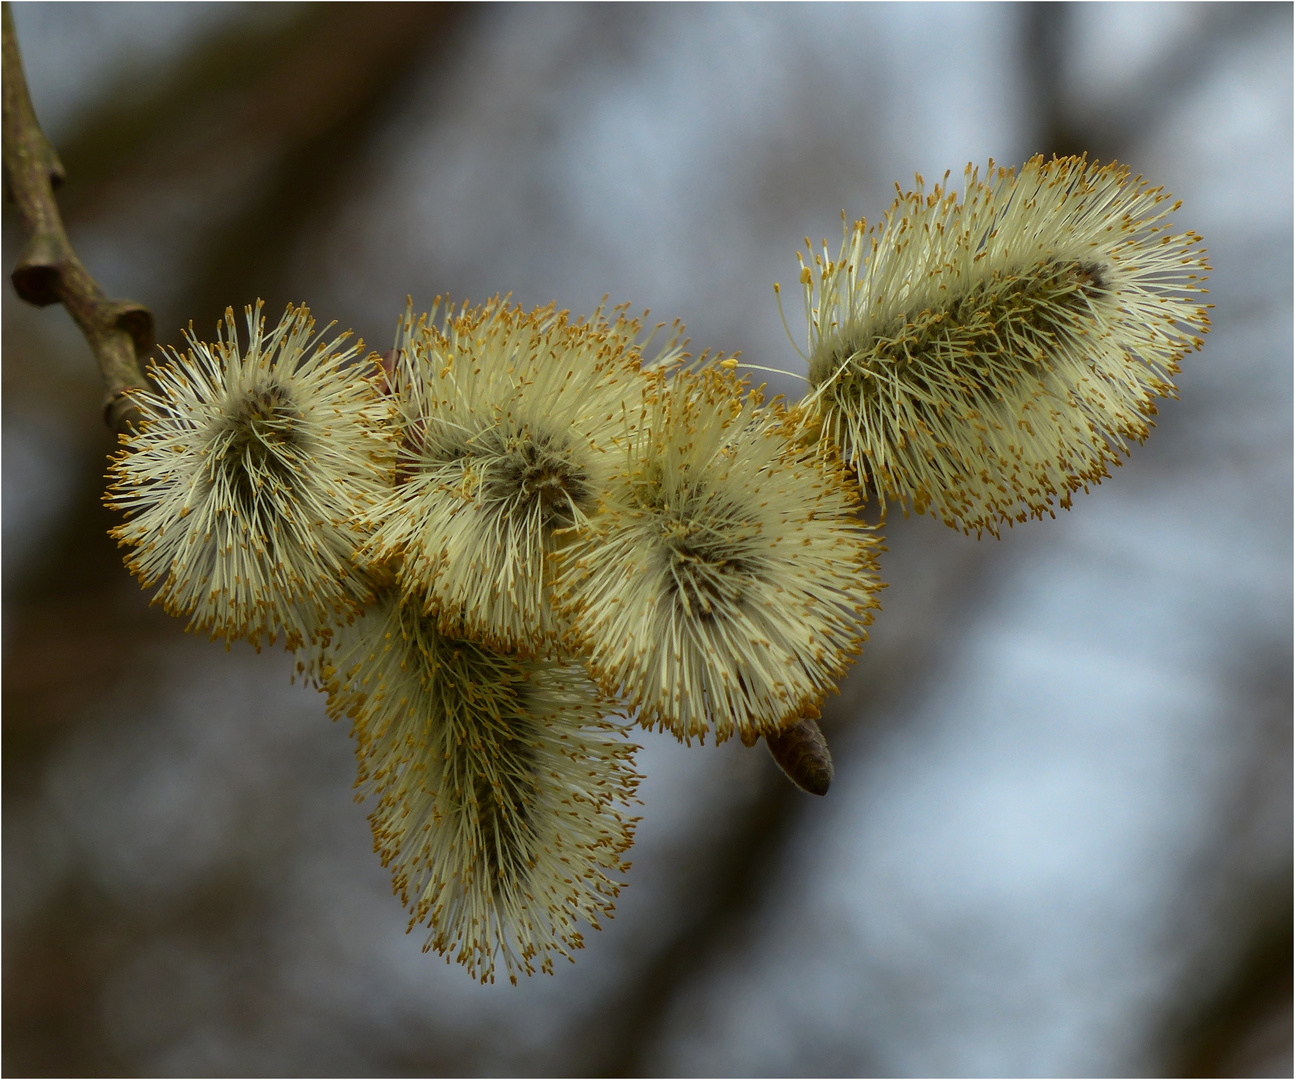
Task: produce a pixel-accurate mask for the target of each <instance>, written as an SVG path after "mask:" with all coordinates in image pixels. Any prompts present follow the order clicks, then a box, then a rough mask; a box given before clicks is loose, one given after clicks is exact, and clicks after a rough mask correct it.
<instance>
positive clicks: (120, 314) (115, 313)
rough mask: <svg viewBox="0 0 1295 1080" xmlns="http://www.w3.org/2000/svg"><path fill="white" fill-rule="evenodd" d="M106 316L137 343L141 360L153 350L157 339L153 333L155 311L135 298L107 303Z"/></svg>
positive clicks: (137, 351) (137, 354) (136, 352)
mask: <svg viewBox="0 0 1295 1080" xmlns="http://www.w3.org/2000/svg"><path fill="white" fill-rule="evenodd" d="M104 314H105V316H106V317H107V318H108V319H110V320H111V321H112V325H113V326H115V327H116V328H117V329H118V330H124V331H126V333H128V334H129V335H130V339H131V341H133V342H134V343H135V355H136V356H138V357H139V358H140V359H141V360H142V359H144V357H146V356H147V355H148V354H149V353H150V352H152V350H153V346H154V345H155V344H156V343H157V339H156V338H155V337H154V333H153V313H152V312H151V311H149V310H148V308H146V307H145V306H144V305H143V304H137V303H135V301H133V300H114V301H112V302H111V303H110V304H108V305H107V310H106V311H105V312H104Z"/></svg>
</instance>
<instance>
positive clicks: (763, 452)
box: [555, 366, 879, 742]
mask: <svg viewBox="0 0 1295 1080" xmlns="http://www.w3.org/2000/svg"><path fill="white" fill-rule="evenodd" d="M743 389H744V386H743V384H742V383H741V382H739V380H737V379H736V378H735V377H734V376H733V375H732V374H730V373H729V372H728V371H727V370H724V369H723V368H722V366H716V367H711V368H703V369H701V370H690V369H682V370H679V371H677V372H676V373H675V374H674V377H673V378H667V377H666V376H665V374H664V373H658V374H656V375H654V376H652V378H651V391H650V393H649V395H648V397H647V400H646V403H645V405H644V412H643V416H642V417H641V418H640V419H639V420H638V421H637V422H636V423H635V424H634V425H633V429H632V430H630V431H628V432H627V434H626V437H625V445H624V449H623V451H622V452H621V455H620V463H619V469H618V472H617V473H616V474H615V476H614V477H613V478H612V482H611V484H610V486H609V489H608V495H607V497H606V499H605V500H604V502H603V506H602V509H601V511H600V512H599V514H598V515H597V516H596V517H593V518H591V519H590V520H589V521H588V522H587V523H586V524H585V525H584V526H583V527H582V528H581V530H580V531H579V533H578V540H577V541H576V542H575V543H573V544H572V545H571V546H569V547H567V548H564V549H563V550H562V552H561V553H560V554H559V556H558V562H559V565H560V567H561V569H560V573H559V577H558V580H557V583H556V586H555V593H556V597H557V599H558V602H559V604H560V606H561V607H562V608H563V610H564V611H565V612H566V614H567V616H568V617H569V618H570V620H571V622H572V625H573V644H574V645H575V647H577V648H579V649H580V650H581V651H584V652H586V653H587V654H588V663H589V669H590V672H591V674H592V675H593V676H594V678H595V679H596V680H597V681H598V683H599V684H600V685H601V686H602V687H603V689H604V690H605V691H607V692H608V693H610V694H617V695H621V696H622V697H623V698H624V699H625V700H626V701H627V702H628V703H629V704H630V705H631V706H632V707H635V708H637V709H638V718H639V722H640V723H642V724H643V725H645V726H648V727H661V728H666V729H669V730H670V731H672V732H674V733H675V735H677V736H678V737H679V738H681V739H684V740H686V741H690V740H691V739H692V738H694V737H701V738H704V737H705V734H706V733H707V732H708V731H712V730H713V731H714V733H715V736H716V739H717V740H718V741H723V740H724V739H727V738H729V737H730V736H732V735H734V734H737V735H740V736H741V737H742V738H743V739H744V741H747V742H751V741H753V740H754V739H755V738H757V737H758V736H759V735H761V734H770V733H772V732H776V731H778V730H780V729H782V728H783V727H785V726H787V725H788V724H790V723H793V722H794V721H795V720H796V719H798V718H800V717H801V716H804V715H817V714H818V709H819V706H820V704H821V703H822V701H823V699H824V698H825V697H826V696H827V694H828V693H829V692H831V691H833V690H834V689H835V687H836V683H837V681H838V680H839V679H840V678H841V677H842V675H844V673H845V671H846V669H847V667H848V666H849V664H850V662H851V660H852V658H853V657H854V655H855V654H856V652H857V651H858V649H859V647H860V645H861V643H862V641H863V638H864V627H865V625H866V624H867V622H868V621H870V618H871V610H870V609H871V608H873V607H875V606H876V593H877V590H878V588H879V584H878V581H877V577H876V564H875V559H876V551H877V540H876V538H875V536H874V534H873V533H872V532H871V531H870V530H869V529H868V528H866V527H865V526H864V525H862V524H861V523H860V522H859V521H858V519H857V518H856V516H855V511H856V509H857V506H858V502H857V500H858V493H857V489H856V487H855V485H854V483H853V479H852V477H851V476H850V475H849V474H848V473H847V472H846V471H845V470H844V468H843V467H842V466H841V464H840V460H839V458H838V457H837V456H836V455H835V453H834V452H830V453H828V454H822V453H820V452H819V450H818V448H817V447H815V446H812V445H811V446H808V447H806V446H804V445H800V444H797V443H796V442H794V441H793V440H792V439H791V438H790V437H789V435H790V432H789V424H788V419H787V415H786V412H785V411H784V410H783V409H782V408H781V406H780V405H779V404H776V403H775V404H774V405H772V406H769V407H766V408H761V407H760V404H759V401H758V399H757V398H756V396H755V395H754V394H745V395H744V393H743Z"/></svg>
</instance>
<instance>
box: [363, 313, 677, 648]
mask: <svg viewBox="0 0 1295 1080" xmlns="http://www.w3.org/2000/svg"><path fill="white" fill-rule="evenodd" d="M435 315H436V309H435V308H434V309H433V311H432V314H431V315H427V316H423V317H422V318H420V319H418V320H417V321H415V320H414V319H413V317H412V315H411V314H408V313H407V314H406V317H405V320H404V321H403V323H402V325H401V328H400V333H399V335H398V340H397V342H396V353H397V358H396V360H395V363H394V368H393V374H392V379H393V393H394V396H395V399H396V400H397V401H398V402H399V406H400V410H401V432H402V441H401V448H400V463H399V477H398V479H399V482H398V483H397V484H396V486H395V487H394V488H393V489H392V490H391V492H390V493H389V494H388V495H387V497H386V498H385V499H383V500H381V501H380V502H378V503H376V504H374V505H373V506H372V507H370V508H369V509H368V510H367V511H366V512H365V513H364V514H363V516H362V517H363V521H364V523H365V525H366V527H367V528H368V529H369V530H371V531H372V538H371V539H370V541H369V543H368V546H367V548H366V554H367V555H368V556H369V557H371V558H372V559H374V560H375V561H377V562H394V563H398V565H399V568H400V569H399V575H400V581H401V584H402V585H403V586H404V588H405V589H406V590H407V591H408V592H409V593H410V594H411V595H415V596H418V597H420V598H421V599H422V602H423V605H424V608H425V610H426V611H427V612H428V613H430V614H432V615H434V616H435V618H436V621H437V625H438V626H439V628H440V630H441V632H442V633H446V634H453V635H457V636H461V637H466V638H470V639H472V640H474V641H478V642H481V643H482V644H486V645H489V646H491V647H492V648H496V649H501V650H505V651H518V652H524V653H528V654H532V655H548V654H550V653H552V652H553V651H554V649H555V648H556V647H557V646H558V643H559V638H560V637H561V629H560V627H559V623H558V620H557V618H556V617H555V612H554V610H553V607H552V605H551V604H550V602H549V582H550V562H549V556H550V555H551V554H552V553H553V551H554V550H555V548H556V547H557V546H558V543H559V541H560V537H561V535H562V534H563V532H564V530H569V529H570V528H572V527H573V526H578V525H582V524H583V523H584V522H585V520H586V518H587V517H588V515H589V514H591V513H593V512H594V511H595V510H596V508H597V506H598V503H599V500H600V499H601V497H602V493H603V491H604V489H605V488H606V486H607V483H608V480H609V478H610V476H611V473H612V469H613V462H614V455H613V454H612V453H611V451H612V448H613V446H614V445H615V441H616V438H617V437H618V435H619V434H620V433H622V432H623V431H624V427H625V418H626V417H627V416H636V415H637V414H638V413H639V412H640V411H641V407H640V402H641V399H642V393H643V385H644V381H643V379H642V377H641V376H640V374H639V367H640V364H641V362H642V360H643V348H644V347H645V346H646V345H647V343H648V340H650V338H651V336H652V335H651V334H647V335H645V334H644V332H643V328H642V326H641V325H640V324H639V323H638V322H637V321H635V320H632V319H629V318H627V317H626V315H625V311H624V309H620V308H618V309H617V310H616V311H615V312H613V317H612V319H611V320H610V321H608V320H607V319H605V318H604V317H603V313H602V310H601V309H599V310H598V311H596V312H595V313H594V316H593V317H592V318H591V319H588V320H579V321H572V320H570V319H569V317H568V316H567V314H566V313H565V312H558V311H555V310H554V308H553V307H552V305H550V306H549V307H544V308H537V309H536V310H534V311H530V312H526V311H523V310H522V309H521V308H520V307H510V306H508V305H507V304H505V303H502V302H501V301H499V300H498V299H496V300H494V301H492V302H491V303H488V304H486V305H484V306H483V307H479V308H468V307H466V306H465V307H464V308H463V309H461V310H460V311H459V312H457V313H455V312H452V311H451V312H449V313H448V314H447V315H446V316H445V319H444V321H443V322H442V323H441V324H440V325H439V326H438V325H436V323H435ZM677 338H678V335H677V333H676V335H675V337H673V338H671V339H670V340H669V341H668V342H667V343H666V344H665V346H664V348H663V349H662V350H661V351H660V354H659V355H658V356H657V357H655V358H654V359H653V362H661V361H662V360H669V359H670V358H672V357H673V356H674V355H676V354H677V352H678V348H677Z"/></svg>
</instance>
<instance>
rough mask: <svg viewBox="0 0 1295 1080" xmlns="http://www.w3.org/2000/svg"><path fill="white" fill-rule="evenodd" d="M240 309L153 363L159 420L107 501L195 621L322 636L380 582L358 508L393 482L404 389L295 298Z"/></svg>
mask: <svg viewBox="0 0 1295 1080" xmlns="http://www.w3.org/2000/svg"><path fill="white" fill-rule="evenodd" d="M246 315H247V344H246V348H245V349H243V348H240V343H239V339H238V331H237V327H236V325H235V323H234V315H233V312H232V310H231V311H227V312H226V317H225V323H224V325H223V326H222V327H220V328H219V330H218V339H217V341H216V342H215V343H207V342H202V341H199V340H197V338H196V337H195V336H194V335H193V332H192V328H191V329H190V332H189V334H188V335H187V338H188V343H189V349H188V351H187V352H186V353H185V354H183V355H181V354H180V353H177V352H172V353H170V355H169V356H166V357H164V359H163V362H162V363H160V364H159V365H157V366H156V367H155V368H154V369H153V378H154V381H155V383H156V385H157V390H156V392H148V393H143V392H141V393H140V394H139V395H138V399H137V400H138V402H139V404H140V408H141V411H142V412H143V414H144V417H145V422H144V424H143V427H142V429H141V430H140V431H138V432H135V433H133V434H132V435H130V436H129V437H128V438H127V439H126V442H125V449H124V450H123V451H122V453H121V454H119V455H118V457H117V458H116V459H115V461H114V463H113V469H112V475H113V480H112V485H111V487H110V489H109V502H110V504H111V505H112V506H114V507H116V508H118V509H120V510H122V511H124V512H125V513H126V515H127V516H128V518H129V520H128V521H127V522H126V523H125V524H123V525H121V526H119V527H118V528H117V529H115V530H114V533H113V534H114V535H115V536H116V537H117V538H118V540H119V541H120V542H121V543H123V544H125V545H127V546H129V547H131V548H132V552H131V554H130V555H129V556H128V559H127V564H128V566H129V567H130V569H131V571H132V572H133V573H134V574H135V575H136V576H137V577H138V578H139V579H140V581H141V582H143V583H144V584H145V585H157V586H158V592H157V597H156V598H157V600H158V601H160V602H161V603H162V604H163V605H165V607H166V609H167V610H168V611H169V612H171V613H172V614H176V615H183V616H188V617H190V619H191V622H190V626H191V628H193V629H199V630H204V631H207V632H209V633H211V634H212V635H213V636H214V637H220V638H224V639H225V640H227V641H228V640H232V639H234V638H239V637H245V638H247V639H248V640H249V641H251V642H252V643H253V644H254V645H256V646H258V647H259V646H260V644H261V643H262V642H263V641H264V640H265V639H266V638H269V639H270V640H271V641H273V640H275V638H276V637H278V636H280V635H282V636H283V637H284V638H285V639H286V641H287V644H288V645H289V647H292V648H296V647H298V646H300V645H303V644H304V643H305V642H306V641H309V640H314V641H324V640H327V638H328V637H329V636H330V635H331V633H332V628H333V624H334V622H336V621H339V620H341V621H344V620H345V619H347V618H350V617H353V615H354V612H355V609H356V607H357V606H358V605H359V604H362V603H363V602H364V601H365V600H366V599H367V598H368V596H369V592H370V588H371V586H370V583H369V580H368V578H367V576H366V575H365V574H364V573H363V572H362V571H361V569H360V568H359V567H358V566H357V565H356V564H355V562H354V561H353V558H352V556H353V555H354V553H355V549H356V547H357V546H358V544H359V542H360V539H361V537H360V535H359V530H358V529H357V528H356V527H355V526H354V524H353V518H354V516H355V514H356V512H357V510H358V509H359V508H363V507H364V506H366V505H368V504H370V503H372V502H373V501H374V500H375V499H376V497H377V495H378V494H379V493H380V492H381V491H383V490H384V489H386V488H388V487H389V486H390V484H391V479H392V476H391V471H392V470H391V467H392V463H393V462H392V459H393V456H394V455H393V453H392V442H391V434H390V430H389V423H390V420H391V406H390V403H389V402H388V401H386V400H384V399H383V398H382V397H381V396H380V395H379V393H378V392H377V388H376V387H375V386H374V385H373V382H372V381H371V379H370V377H369V376H366V375H365V374H364V373H363V372H361V371H360V370H358V368H357V367H356V366H355V365H353V364H352V363H351V361H352V360H353V359H354V358H355V357H356V356H357V355H358V353H359V349H360V346H359V344H358V343H357V344H356V345H352V346H348V345H347V344H346V339H347V336H348V335H346V334H343V335H341V336H339V337H336V338H334V339H333V340H331V341H326V340H323V339H322V337H321V336H320V335H318V334H316V333H315V330H314V321H313V320H312V319H311V317H310V313H309V312H308V311H307V310H306V309H305V308H297V307H290V308H289V309H288V310H287V312H286V313H285V314H284V316H283V318H282V319H281V320H280V321H279V323H278V325H277V326H275V328H274V329H273V330H270V331H268V332H267V331H266V327H265V322H264V320H263V319H262V318H261V314H260V305H259V304H258V305H257V307H256V308H255V310H253V309H252V308H248V309H247V311H246Z"/></svg>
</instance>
